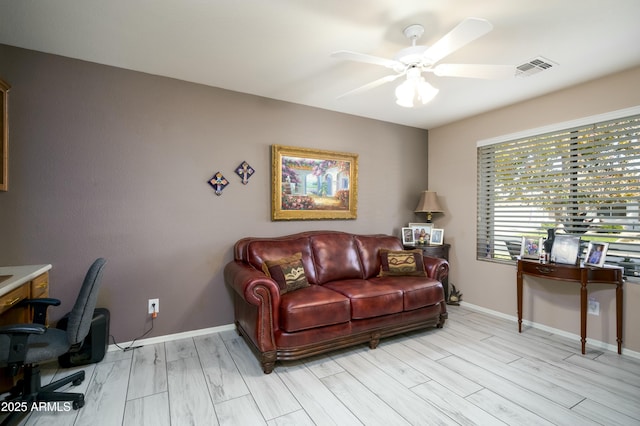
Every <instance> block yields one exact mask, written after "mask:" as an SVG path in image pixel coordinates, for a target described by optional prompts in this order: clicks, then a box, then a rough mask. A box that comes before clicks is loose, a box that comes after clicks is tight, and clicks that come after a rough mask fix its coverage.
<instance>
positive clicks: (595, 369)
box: [564, 355, 640, 392]
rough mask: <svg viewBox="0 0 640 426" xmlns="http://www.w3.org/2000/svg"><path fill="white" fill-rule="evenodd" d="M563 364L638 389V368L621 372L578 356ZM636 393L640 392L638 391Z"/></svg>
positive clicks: (568, 359)
mask: <svg viewBox="0 0 640 426" xmlns="http://www.w3.org/2000/svg"><path fill="white" fill-rule="evenodd" d="M564 362H567V363H569V364H573V365H576V366H579V367H581V368H584V369H586V370H589V371H591V372H592V373H594V374H596V375H598V376H600V375H603V374H604V376H605V377H609V378H611V379H615V380H620V381H621V382H625V383H627V384H630V385H633V386H637V387H639V388H640V367H638V369H637V370H635V371H633V372H631V371H628V370H622V369H620V368H618V367H617V366H613V365H610V364H608V363H603V362H600V361H597V360H593V359H590V358H585V357H582V356H580V355H571V356H570V357H569V358H567V359H565V360H564ZM638 391H639V392H640V389H639V390H638Z"/></svg>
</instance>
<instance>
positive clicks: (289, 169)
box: [271, 145, 358, 221]
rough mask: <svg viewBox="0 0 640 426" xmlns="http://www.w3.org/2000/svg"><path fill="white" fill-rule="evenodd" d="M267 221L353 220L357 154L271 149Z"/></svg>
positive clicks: (300, 149)
mask: <svg viewBox="0 0 640 426" xmlns="http://www.w3.org/2000/svg"><path fill="white" fill-rule="evenodd" d="M271 163H272V164H271V178H272V184H271V190H272V191H271V220H274V221H275V220H322V219H356V218H357V216H358V214H357V212H358V210H357V203H358V154H352V153H346V152H335V151H324V150H318V149H311V148H297V147H291V146H282V145H272V146H271Z"/></svg>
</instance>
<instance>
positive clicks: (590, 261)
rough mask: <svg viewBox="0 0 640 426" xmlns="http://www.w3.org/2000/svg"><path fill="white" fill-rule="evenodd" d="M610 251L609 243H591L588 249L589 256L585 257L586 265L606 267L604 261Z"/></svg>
mask: <svg viewBox="0 0 640 426" xmlns="http://www.w3.org/2000/svg"><path fill="white" fill-rule="evenodd" d="M608 249H609V243H601V242H595V241H589V246H588V247H587V254H586V256H585V257H584V264H585V265H589V266H597V267H599V268H602V266H603V265H604V261H605V259H606V257H607V250H608Z"/></svg>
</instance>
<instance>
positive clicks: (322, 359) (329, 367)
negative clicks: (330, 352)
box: [303, 354, 344, 379]
mask: <svg viewBox="0 0 640 426" xmlns="http://www.w3.org/2000/svg"><path fill="white" fill-rule="evenodd" d="M303 362H304V364H305V365H306V366H307V368H308V369H309V370H311V371H312V372H313V374H315V376H316V377H317V378H319V379H322V378H323V377H327V376H331V375H333V374H338V373H342V372H343V371H344V369H343V368H342V367H340V365H339V364H338V363H337V362H335V361H334V360H332V359H331V358H330V357H328V356H327V355H326V354H322V355H316V356H313V357H310V358H307V359H305V360H303Z"/></svg>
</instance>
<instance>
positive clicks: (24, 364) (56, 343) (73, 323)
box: [0, 258, 105, 425]
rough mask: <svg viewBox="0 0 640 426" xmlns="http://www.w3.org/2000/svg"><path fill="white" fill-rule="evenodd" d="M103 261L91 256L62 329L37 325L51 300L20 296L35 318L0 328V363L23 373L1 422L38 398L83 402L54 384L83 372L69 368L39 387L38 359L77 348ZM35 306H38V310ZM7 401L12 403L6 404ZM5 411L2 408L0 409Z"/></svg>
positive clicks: (77, 380)
mask: <svg viewBox="0 0 640 426" xmlns="http://www.w3.org/2000/svg"><path fill="white" fill-rule="evenodd" d="M104 264H105V260H104V259H102V258H100V259H97V260H96V261H95V262H94V263H93V264H92V265H91V268H89V271H88V272H87V275H86V276H85V279H84V282H83V284H82V287H81V289H80V294H79V295H78V298H77V300H76V303H75V305H74V307H73V309H72V310H71V312H70V314H69V321H68V323H69V324H68V328H67V329H66V330H59V329H57V328H47V327H46V326H45V325H44V324H42V322H44V321H43V319H44V318H45V317H46V315H45V314H44V313H43V312H44V311H46V309H47V307H48V306H57V305H59V304H60V301H58V300H56V299H38V300H29V301H26V303H27V304H30V305H31V306H32V307H34V310H35V312H34V320H35V321H36V322H40V323H32V324H13V325H6V326H1V327H0V365H4V366H6V367H7V368H6V371H7V372H8V374H10V375H11V376H13V377H15V376H16V375H17V373H18V371H19V370H20V369H22V370H23V372H24V377H23V378H22V379H20V380H19V381H18V383H17V384H16V385H15V386H14V387H13V388H12V389H11V391H10V392H9V394H8V396H7V397H6V398H5V402H4V403H3V404H4V405H3V406H4V407H6V408H11V407H14V408H16V409H15V410H14V411H12V412H10V413H9V414H8V416H7V417H6V418H5V419H4V420H3V421H2V423H1V424H2V425H15V424H18V423H19V422H20V420H21V419H22V418H23V417H25V416H26V415H27V414H28V413H29V412H30V411H32V409H33V408H36V407H38V408H39V407H40V403H52V402H53V403H56V402H62V403H70V404H68V405H66V404H65V405H63V406H62V409H64V410H68V409H71V408H73V409H74V410H77V409H79V408H81V407H82V406H84V394H82V393H74V392H60V391H58V389H60V388H62V387H63V386H66V385H69V384H72V385H74V386H77V385H79V384H81V383H82V382H83V381H84V379H85V373H84V371H79V372H76V373H73V374H71V375H69V376H67V377H65V378H63V379H60V380H56V381H54V382H52V383H50V384H48V385H45V386H42V384H41V374H40V367H39V364H40V363H42V362H46V361H49V360H55V359H56V358H58V357H59V356H61V355H63V354H65V353H68V352H69V351H77V350H78V349H80V348H81V347H82V343H83V341H84V339H85V337H86V336H87V334H88V332H89V328H90V325H91V319H92V315H93V312H94V310H95V306H96V301H97V293H98V289H99V287H100V279H101V277H102V269H103V267H104ZM39 310H43V311H40V312H39ZM7 402H12V403H13V404H7ZM2 414H5V413H2Z"/></svg>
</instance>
